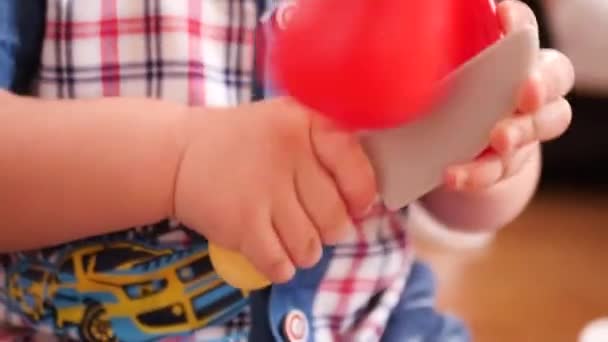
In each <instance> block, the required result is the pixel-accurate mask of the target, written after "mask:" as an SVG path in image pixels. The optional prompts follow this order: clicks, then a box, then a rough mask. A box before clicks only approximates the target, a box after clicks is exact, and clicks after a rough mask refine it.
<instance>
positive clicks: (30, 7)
mask: <svg viewBox="0 0 608 342" xmlns="http://www.w3.org/2000/svg"><path fill="white" fill-rule="evenodd" d="M45 13H46V1H45V0H0V89H10V90H12V91H13V92H15V93H19V94H27V93H29V91H30V87H31V85H32V81H33V79H34V77H35V75H36V73H37V71H38V67H39V64H40V54H41V49H42V41H43V35H44V23H45Z"/></svg>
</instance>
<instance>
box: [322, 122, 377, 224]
mask: <svg viewBox="0 0 608 342" xmlns="http://www.w3.org/2000/svg"><path fill="white" fill-rule="evenodd" d="M311 141H312V145H313V149H314V151H315V154H316V155H317V158H318V159H319V162H320V163H321V164H322V165H323V166H324V167H325V169H326V170H327V171H328V172H329V173H330V174H331V176H332V177H333V179H334V180H335V182H336V183H337V185H338V188H339V190H340V193H341V194H342V197H343V198H344V200H345V201H346V203H347V205H348V209H349V211H350V213H351V214H352V215H354V216H359V215H362V214H363V213H364V212H365V211H366V210H367V209H368V207H369V206H370V205H371V204H372V203H373V201H374V199H375V197H376V183H375V177H374V170H373V168H372V165H371V163H370V161H369V159H368V157H367V155H366V154H365V152H364V150H363V147H362V146H361V144H360V143H359V140H358V138H357V137H356V136H355V135H354V134H350V133H348V132H344V131H341V130H339V129H337V128H336V127H334V126H333V125H332V124H331V123H329V122H328V121H325V120H322V119H318V120H314V121H313V126H312V129H311Z"/></svg>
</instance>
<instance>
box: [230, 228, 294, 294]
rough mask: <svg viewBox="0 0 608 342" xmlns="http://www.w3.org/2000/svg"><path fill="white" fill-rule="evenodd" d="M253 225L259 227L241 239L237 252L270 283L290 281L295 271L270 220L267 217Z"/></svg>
mask: <svg viewBox="0 0 608 342" xmlns="http://www.w3.org/2000/svg"><path fill="white" fill-rule="evenodd" d="M254 224H258V225H259V226H258V227H257V229H252V230H251V231H252V232H255V233H252V234H250V236H247V237H242V240H241V241H242V242H241V246H240V248H239V250H240V251H241V253H242V254H243V256H245V257H246V258H247V259H248V260H249V261H250V262H251V263H252V264H253V266H255V268H256V269H258V270H259V271H260V273H262V274H264V275H265V276H266V277H268V279H269V280H270V281H271V282H272V283H278V284H280V283H284V282H287V281H289V280H291V278H293V276H294V274H295V272H296V269H295V266H294V265H293V263H292V262H291V259H290V258H289V256H288V255H287V252H286V251H285V249H284V248H283V245H282V244H281V241H280V239H279V237H278V236H277V234H276V232H275V230H274V228H273V226H272V219H271V218H270V217H268V218H267V219H265V220H260V221H258V222H255V223H254Z"/></svg>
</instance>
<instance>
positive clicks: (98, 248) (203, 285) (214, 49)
mask: <svg viewBox="0 0 608 342" xmlns="http://www.w3.org/2000/svg"><path fill="white" fill-rule="evenodd" d="M290 4H291V2H288V1H271V0H267V1H265V0H131V1H118V0H87V1H78V0H46V1H41V0H28V1H19V0H2V1H0V81H1V82H2V86H3V87H4V88H5V89H6V91H3V92H0V101H1V103H2V106H1V109H0V203H2V206H0V214H1V216H2V219H3V221H2V224H0V229H1V232H2V238H1V239H0V251H1V252H2V253H3V254H4V257H3V262H2V267H1V268H0V274H1V275H0V278H1V280H0V281H1V284H2V285H1V287H2V291H1V297H0V299H1V301H0V303H1V304H0V311H1V315H0V318H1V319H2V321H3V322H4V326H5V327H6V329H8V330H9V331H12V333H17V332H20V333H23V332H24V331H27V332H32V333H36V334H38V336H46V338H51V337H52V336H53V337H55V338H61V339H74V340H84V341H157V340H173V341H174V340H176V339H181V338H184V339H187V340H194V341H246V340H250V341H256V342H257V341H468V340H469V336H468V333H467V331H466V329H465V327H464V326H463V325H462V324H461V323H460V322H459V321H458V320H456V319H454V318H451V317H449V316H445V315H442V314H440V313H438V312H436V311H435V309H434V307H433V296H434V285H433V280H432V276H431V274H430V271H429V270H428V269H427V268H426V267H425V266H424V265H423V264H421V263H419V262H418V261H416V259H415V257H414V254H413V251H412V246H411V244H410V241H409V240H408V237H407V226H408V210H407V208H404V209H403V210H401V211H399V212H390V211H388V210H387V209H386V208H385V207H384V206H383V204H382V201H381V200H377V195H376V187H375V183H374V174H373V170H372V168H371V165H370V163H369V160H368V159H367V157H366V155H365V154H364V152H363V149H362V148H361V146H360V144H359V142H358V140H357V138H356V136H354V135H353V134H350V133H348V132H342V131H340V130H339V129H337V128H336V127H333V126H332V125H331V124H330V123H328V122H326V121H324V120H322V119H321V118H320V116H319V115H317V114H316V113H312V112H311V111H310V110H309V109H307V108H304V107H302V106H301V105H299V104H298V103H296V102H295V101H293V100H291V99H289V98H286V97H276V98H272V99H271V98H270V97H271V96H270V95H271V94H273V90H272V89H268V87H267V85H268V84H267V83H266V82H265V80H263V79H259V78H258V77H256V76H257V75H258V74H260V73H257V72H256V71H255V70H254V66H255V65H260V64H263V63H257V61H256V60H255V58H254V56H255V55H256V54H255V49H256V44H255V42H256V41H257V39H254V36H255V34H256V32H257V33H260V34H261V36H260V37H261V39H262V40H267V41H268V39H270V38H271V36H270V35H269V34H270V33H271V28H272V29H281V28H282V27H284V26H283V25H288V24H289V23H288V20H286V19H287V18H288V16H287V15H285V12H286V11H285V10H286V9H288V7H286V6H289V5H290ZM345 6H347V5H345ZM497 11H498V14H499V17H500V20H501V23H502V25H503V28H504V30H505V32H509V31H512V30H516V29H518V28H520V27H522V26H524V25H535V19H534V16H533V15H532V13H531V11H530V10H529V9H528V8H527V7H525V6H524V5H523V4H521V3H519V2H514V1H504V2H501V3H500V5H499V6H498V9H497ZM311 39H314V37H311ZM572 82H573V74H572V68H571V65H570V63H569V61H568V60H567V59H566V58H565V57H564V56H563V55H561V54H559V53H557V52H556V51H552V50H547V51H541V53H540V54H539V58H538V64H537V67H536V69H535V71H534V72H533V73H532V74H531V75H530V80H529V82H527V84H526V85H525V86H524V89H523V91H522V97H521V101H520V104H519V111H518V112H517V113H513V116H511V117H509V118H507V119H505V120H504V121H503V122H500V123H499V124H498V125H497V126H496V128H495V129H494V131H493V133H492V146H493V147H494V149H495V150H496V154H494V155H489V156H486V157H484V158H483V159H481V160H477V161H474V162H471V163H470V164H464V165H453V166H451V167H450V168H448V169H447V170H446V172H445V184H444V185H443V186H441V187H439V188H437V189H435V190H433V191H432V192H430V193H428V194H427V195H425V196H424V197H423V198H420V200H419V202H420V204H421V205H423V206H425V207H426V208H427V209H428V210H429V211H430V212H431V213H432V214H433V215H434V217H435V218H436V219H438V220H440V221H441V222H443V223H444V224H446V225H447V226H449V227H453V228H457V229H497V228H500V227H502V226H503V225H505V224H507V223H508V222H509V221H511V220H512V219H513V218H515V217H516V216H517V215H518V214H519V213H520V212H521V210H522V209H523V208H524V207H525V205H526V203H527V202H528V200H529V199H530V197H531V196H532V194H533V192H534V189H535V186H536V183H537V180H538V175H539V170H540V148H539V143H540V142H542V141H546V140H550V139H554V138H556V137H558V136H559V135H561V134H562V133H563V132H564V131H565V130H566V128H567V127H568V125H569V123H570V117H571V111H570V108H569V106H568V103H567V102H566V101H565V100H564V98H563V96H564V94H566V93H567V91H568V90H569V89H570V87H571V85H572ZM412 162H420V163H424V161H423V160H422V161H412ZM403 176H404V177H407V175H403ZM207 241H212V242H214V243H216V244H218V245H221V246H224V247H226V248H229V249H232V250H235V251H238V252H240V253H242V254H243V255H244V256H246V257H247V258H248V259H249V260H250V261H251V262H252V263H253V264H254V265H255V266H256V267H257V268H258V269H259V270H260V271H261V272H262V273H263V274H264V275H266V276H267V277H268V278H269V279H271V280H272V281H273V284H274V285H272V286H270V287H268V288H266V289H263V290H260V291H255V292H253V293H244V292H242V291H240V290H238V289H234V288H232V287H230V286H228V285H227V284H226V283H224V282H223V281H222V280H221V279H220V278H219V277H218V276H217V275H216V274H215V272H214V270H213V267H212V265H211V263H210V260H209V256H208V250H207ZM499 271H500V270H497V272H499Z"/></svg>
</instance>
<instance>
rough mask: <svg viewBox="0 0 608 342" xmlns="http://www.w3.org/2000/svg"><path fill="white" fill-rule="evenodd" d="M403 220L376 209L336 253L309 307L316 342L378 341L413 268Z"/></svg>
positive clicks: (360, 221)
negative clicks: (311, 310)
mask: <svg viewBox="0 0 608 342" xmlns="http://www.w3.org/2000/svg"><path fill="white" fill-rule="evenodd" d="M403 220H404V218H403V216H401V215H400V214H398V213H393V212H388V211H387V209H386V208H385V207H384V206H383V205H381V204H377V205H376V206H375V207H374V208H373V209H372V210H371V212H370V213H369V214H368V215H367V216H366V217H364V218H363V219H361V220H359V221H357V222H355V227H354V229H353V230H352V234H350V236H349V238H347V239H346V240H345V241H344V242H342V243H341V244H339V245H337V246H336V247H335V249H334V255H333V256H332V259H331V261H330V263H329V267H328V269H327V272H326V274H325V276H324V278H323V279H322V281H321V284H320V286H319V291H318V293H317V295H316V297H315V301H314V304H313V317H314V320H315V321H314V322H313V326H314V329H315V340H316V341H349V342H350V341H361V342H364V341H378V340H379V339H380V337H381V336H382V333H383V332H384V327H385V325H386V322H387V321H388V319H389V316H390V313H391V312H392V310H393V308H394V307H395V305H397V303H398V301H399V299H400V297H401V293H402V291H403V290H404V287H405V282H406V279H407V276H408V273H409V270H410V266H411V265H412V263H413V253H412V252H411V248H408V241H407V235H406V231H405V229H404V226H403ZM370 303H373V304H372V305H371V306H370Z"/></svg>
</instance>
